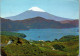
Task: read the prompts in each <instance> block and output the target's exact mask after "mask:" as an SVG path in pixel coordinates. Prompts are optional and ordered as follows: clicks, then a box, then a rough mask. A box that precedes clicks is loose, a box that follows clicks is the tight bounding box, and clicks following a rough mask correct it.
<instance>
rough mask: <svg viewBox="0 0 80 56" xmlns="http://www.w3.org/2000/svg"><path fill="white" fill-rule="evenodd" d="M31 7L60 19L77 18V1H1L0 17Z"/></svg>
mask: <svg viewBox="0 0 80 56" xmlns="http://www.w3.org/2000/svg"><path fill="white" fill-rule="evenodd" d="M31 7H39V8H41V9H43V10H45V11H46V12H48V13H50V14H53V15H56V16H60V17H65V18H71V19H78V18H79V1H78V0H1V17H9V16H14V15H17V14H20V13H22V12H24V11H27V10H28V9H29V8H31Z"/></svg>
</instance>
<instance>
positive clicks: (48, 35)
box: [17, 28, 79, 41]
mask: <svg viewBox="0 0 80 56" xmlns="http://www.w3.org/2000/svg"><path fill="white" fill-rule="evenodd" d="M17 33H23V34H25V35H26V36H27V37H26V38H25V39H27V40H44V41H47V40H50V41H52V40H54V39H60V38H61V37H63V36H66V35H79V32H78V28H66V29H30V30H20V31H17Z"/></svg>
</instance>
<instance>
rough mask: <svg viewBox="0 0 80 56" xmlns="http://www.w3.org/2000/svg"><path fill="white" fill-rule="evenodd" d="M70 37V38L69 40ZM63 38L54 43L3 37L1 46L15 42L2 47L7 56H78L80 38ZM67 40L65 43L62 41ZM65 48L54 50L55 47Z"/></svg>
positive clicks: (3, 53)
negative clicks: (10, 41)
mask: <svg viewBox="0 0 80 56" xmlns="http://www.w3.org/2000/svg"><path fill="white" fill-rule="evenodd" d="M68 37H69V38H68ZM65 39H66V36H65V37H62V38H61V39H60V40H57V41H53V42H40V41H33V42H30V41H27V40H25V39H23V38H19V37H16V36H8V35H1V44H7V43H8V41H9V40H14V41H13V43H12V44H9V45H6V46H3V47H2V55H5V56H44V55H46V56H77V55H78V54H79V53H78V52H79V36H67V39H70V40H65ZM62 40H65V41H62ZM56 44H57V45H59V46H60V47H61V45H62V46H64V47H65V48H62V47H61V48H62V50H61V49H54V48H55V47H54V46H55V45H56Z"/></svg>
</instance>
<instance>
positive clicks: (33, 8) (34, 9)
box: [29, 7, 45, 12]
mask: <svg viewBox="0 0 80 56" xmlns="http://www.w3.org/2000/svg"><path fill="white" fill-rule="evenodd" d="M29 10H32V11H39V12H45V11H44V10H42V9H40V8H39V7H32V8H30V9H29Z"/></svg>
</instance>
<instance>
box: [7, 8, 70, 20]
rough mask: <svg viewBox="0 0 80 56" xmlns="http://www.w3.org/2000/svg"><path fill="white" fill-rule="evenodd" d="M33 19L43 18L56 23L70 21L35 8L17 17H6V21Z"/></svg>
mask: <svg viewBox="0 0 80 56" xmlns="http://www.w3.org/2000/svg"><path fill="white" fill-rule="evenodd" d="M34 17H43V18H46V19H51V20H56V21H62V20H70V19H68V18H62V17H58V16H55V15H52V14H49V13H47V12H45V11H44V10H42V9H40V8H35V7H33V8H31V9H29V10H27V11H25V12H23V13H21V14H19V15H16V16H11V17H6V19H11V20H24V19H28V18H34Z"/></svg>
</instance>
